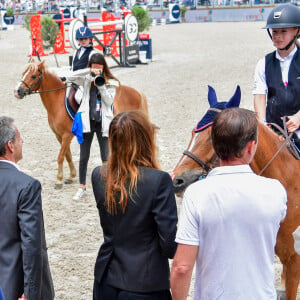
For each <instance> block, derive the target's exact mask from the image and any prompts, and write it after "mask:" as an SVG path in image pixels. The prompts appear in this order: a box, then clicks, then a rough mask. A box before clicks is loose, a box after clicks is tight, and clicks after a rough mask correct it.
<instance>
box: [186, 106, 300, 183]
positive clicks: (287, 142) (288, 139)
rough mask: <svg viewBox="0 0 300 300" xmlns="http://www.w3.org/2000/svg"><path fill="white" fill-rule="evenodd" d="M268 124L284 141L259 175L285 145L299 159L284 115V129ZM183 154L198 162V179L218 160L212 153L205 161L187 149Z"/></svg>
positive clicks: (212, 167) (219, 110)
mask: <svg viewBox="0 0 300 300" xmlns="http://www.w3.org/2000/svg"><path fill="white" fill-rule="evenodd" d="M208 111H214V112H217V113H219V112H221V109H218V108H210V109H208ZM267 124H268V125H271V126H274V127H275V128H276V129H277V130H279V131H280V133H281V134H282V135H283V136H284V137H285V140H284V142H283V143H282V144H281V146H280V147H279V149H278V150H277V151H276V153H275V154H274V155H273V157H272V158H271V159H270V160H269V161H268V162H267V164H266V165H265V166H264V167H263V168H262V170H261V171H260V172H259V174H258V175H261V174H262V173H263V172H264V171H265V170H266V169H267V168H268V167H269V166H270V164H271V163H272V161H273V160H274V159H275V158H276V157H277V155H278V154H279V153H280V151H281V150H282V149H283V148H284V147H285V146H286V147H287V148H288V150H289V152H290V153H291V154H292V155H293V156H294V157H295V158H296V159H298V160H299V159H300V156H299V154H298V152H297V150H296V149H295V147H294V145H293V142H292V141H291V136H292V135H293V133H290V134H288V131H287V128H286V117H284V118H283V124H284V129H282V128H281V127H280V126H278V125H277V124H275V123H267ZM183 155H186V156H188V157H189V158H191V159H193V160H194V161H195V162H196V163H198V164H199V165H200V166H201V167H202V169H203V170H204V172H202V173H201V174H200V177H199V179H204V178H205V177H206V176H207V174H208V172H210V171H211V170H212V169H214V168H215V167H216V165H217V163H218V162H219V158H218V157H217V154H216V153H214V154H213V155H212V156H211V157H210V159H209V160H208V161H207V162H204V161H203V160H201V159H200V158H199V157H197V156H196V155H195V154H193V153H192V152H190V151H188V150H184V151H183Z"/></svg>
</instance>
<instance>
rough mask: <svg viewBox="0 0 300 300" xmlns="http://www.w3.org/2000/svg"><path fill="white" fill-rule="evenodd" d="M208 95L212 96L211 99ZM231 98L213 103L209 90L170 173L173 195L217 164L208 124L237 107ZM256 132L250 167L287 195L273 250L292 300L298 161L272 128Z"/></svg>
mask: <svg viewBox="0 0 300 300" xmlns="http://www.w3.org/2000/svg"><path fill="white" fill-rule="evenodd" d="M210 89H211V88H210ZM210 94H214V97H213V98H215V99H214V100H212V99H211V97H210V96H211V95H210ZM237 96H238V95H237ZM233 98H235V96H234V97H233ZM233 98H232V99H231V100H230V101H229V102H217V100H216V96H215V93H214V91H211V90H210V92H209V102H210V107H211V108H210V109H209V110H208V112H207V113H206V114H205V116H204V117H203V118H202V119H201V120H200V121H199V122H198V124H197V126H196V128H195V129H193V131H192V139H191V141H190V143H189V146H188V149H187V150H186V151H184V155H183V156H182V157H181V159H180V161H179V162H178V164H177V166H176V167H175V169H174V171H173V185H174V190H175V193H176V194H177V195H181V194H182V193H183V192H184V190H185V189H186V187H187V186H188V185H190V184H191V183H193V182H195V181H196V180H199V179H202V178H204V177H205V176H206V174H207V172H209V171H210V170H211V169H212V168H214V167H215V166H217V165H218V158H217V156H216V154H215V152H214V149H213V146H212V141H211V125H212V122H213V119H214V117H215V116H216V114H217V113H218V111H219V110H222V109H224V108H226V107H233V106H238V105H239V104H238V105H236V104H237V101H235V104H233V102H234V100H233ZM232 100H233V101H232ZM238 103H239V101H238ZM216 108H217V109H216ZM258 130H259V134H258V137H259V141H258V147H257V151H256V155H255V157H254V159H253V162H252V163H251V167H252V169H253V171H254V172H255V173H257V174H260V175H263V176H266V177H270V178H276V179H278V180H279V181H280V182H281V183H282V184H283V185H284V186H285V188H286V190H287V194H288V203H287V215H286V218H285V219H284V221H283V222H282V224H281V226H280V229H279V232H278V236H277V242H276V248H275V250H276V254H277V255H278V257H279V258H280V260H281V263H282V264H283V272H282V276H281V278H282V282H281V283H282V288H284V285H285V290H286V298H285V299H286V300H296V297H297V288H298V285H299V279H300V256H299V255H298V254H297V253H296V252H295V249H294V239H293V235H292V234H293V232H294V231H295V230H296V229H297V228H298V226H299V225H300V187H299V184H298V180H299V178H300V162H299V161H297V160H296V159H295V158H294V157H293V156H292V155H291V153H290V151H289V150H288V148H287V147H286V141H282V138H280V137H279V136H278V135H277V134H276V133H274V131H273V130H272V129H270V128H269V127H268V126H266V125H265V124H263V123H261V122H259V125H258ZM253 226H255V224H253Z"/></svg>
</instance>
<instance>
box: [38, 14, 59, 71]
mask: <svg viewBox="0 0 300 300" xmlns="http://www.w3.org/2000/svg"><path fill="white" fill-rule="evenodd" d="M41 25H42V28H41V37H42V40H43V48H44V49H46V50H47V49H53V54H54V58H55V61H56V65H57V66H58V67H59V64H58V60H57V57H56V54H55V51H54V45H55V42H56V38H57V35H58V33H59V27H58V24H57V23H55V22H54V21H53V19H52V17H42V19H41Z"/></svg>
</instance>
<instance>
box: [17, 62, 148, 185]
mask: <svg viewBox="0 0 300 300" xmlns="http://www.w3.org/2000/svg"><path fill="white" fill-rule="evenodd" d="M22 76H23V78H22V80H21V81H20V82H19V83H18V85H17V86H16V88H15V91H14V94H15V97H16V98H18V99H22V98H23V97H24V96H26V95H30V94H33V93H40V97H41V99H42V102H43V104H44V106H45V108H46V110H47V113H48V123H49V125H50V127H51V129H52V130H53V132H54V134H55V136H56V138H57V140H58V141H59V143H60V145H61V148H60V151H59V154H58V158H57V163H58V173H57V181H56V183H55V188H62V185H63V161H64V158H66V159H67V162H68V164H69V168H70V176H69V178H67V179H65V181H64V182H65V183H72V182H73V178H74V177H75V176H76V169H75V167H74V163H73V160H72V155H71V151H70V144H71V141H72V138H73V137H74V135H73V134H72V133H71V128H72V122H73V121H72V119H71V117H70V116H69V115H68V113H67V111H66V108H65V92H66V85H65V83H63V82H62V81H61V80H60V78H59V77H58V76H57V75H56V74H55V73H53V72H51V71H50V70H49V69H48V68H47V66H46V65H45V63H44V61H42V62H34V61H33V62H31V63H29V64H27V65H26V67H25V70H24V72H23V74H22ZM113 105H114V115H116V114H118V113H120V112H123V111H127V110H136V109H137V110H139V109H140V110H143V111H145V113H146V114H147V115H148V104H147V99H146V97H145V95H144V94H143V93H140V92H138V91H137V90H135V89H133V88H131V87H128V86H124V85H120V86H118V87H116V95H115V98H114V102H113Z"/></svg>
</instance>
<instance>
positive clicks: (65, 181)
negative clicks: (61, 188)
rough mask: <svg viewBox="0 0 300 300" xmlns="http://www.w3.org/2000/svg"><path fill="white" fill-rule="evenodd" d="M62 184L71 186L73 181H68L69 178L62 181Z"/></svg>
mask: <svg viewBox="0 0 300 300" xmlns="http://www.w3.org/2000/svg"><path fill="white" fill-rule="evenodd" d="M64 183H65V184H71V183H73V180H72V179H70V178H68V179H65V180H64Z"/></svg>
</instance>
